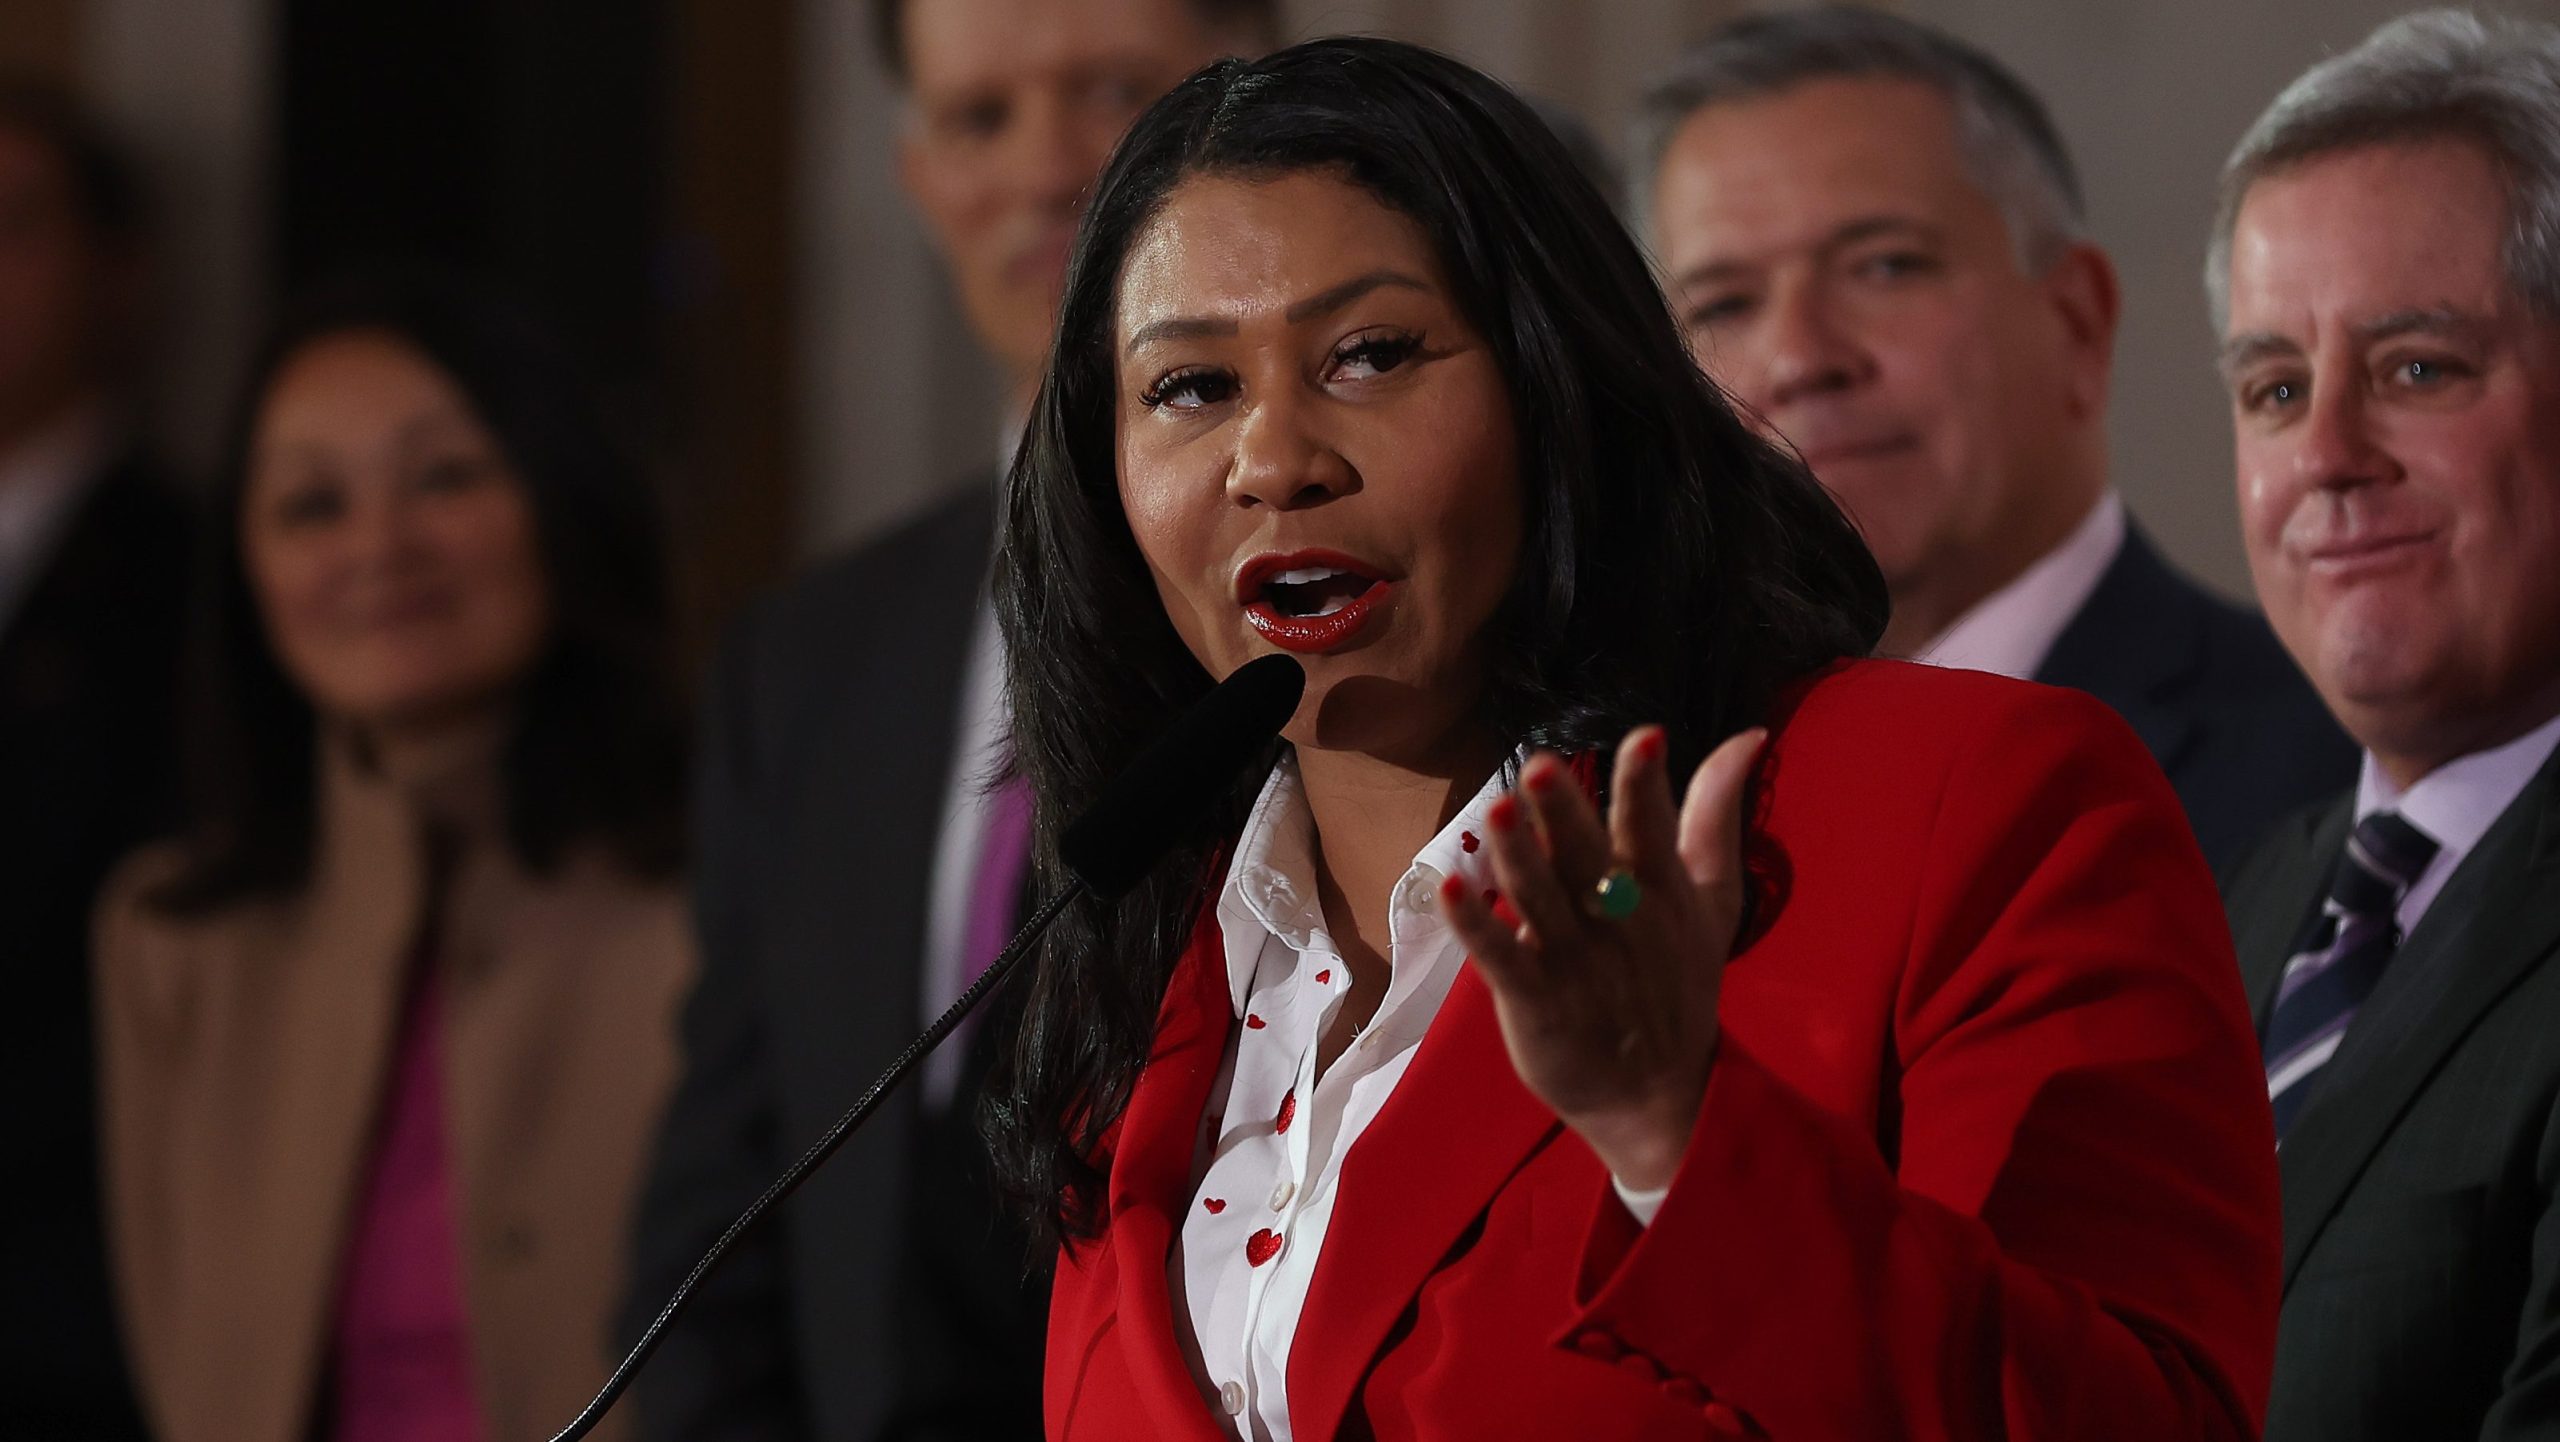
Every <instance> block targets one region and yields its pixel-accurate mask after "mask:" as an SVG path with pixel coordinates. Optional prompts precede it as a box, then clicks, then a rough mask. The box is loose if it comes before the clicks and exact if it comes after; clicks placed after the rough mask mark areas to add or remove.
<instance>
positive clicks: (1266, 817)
mask: <svg viewBox="0 0 2560 1442" xmlns="http://www.w3.org/2000/svg"><path fill="white" fill-rule="evenodd" d="M1503 790H1504V769H1503V768H1496V769H1495V771H1494V773H1493V774H1492V775H1491V776H1489V777H1487V778H1485V783H1484V785H1483V786H1482V787H1481V788H1479V789H1478V790H1477V792H1476V794H1475V796H1474V797H1473V798H1471V799H1470V800H1469V801H1468V802H1467V804H1466V805H1464V806H1462V807H1460V808H1459V809H1458V814H1457V815H1455V816H1453V817H1451V818H1450V819H1449V824H1448V825H1446V826H1443V827H1441V828H1440V833H1439V834H1438V835H1437V836H1434V837H1432V838H1431V840H1429V841H1428V842H1426V843H1424V844H1423V848H1422V849H1421V850H1420V851H1418V852H1416V853H1414V858H1413V865H1412V866H1411V867H1410V868H1409V869H1407V870H1406V872H1405V874H1404V877H1403V879H1402V880H1401V881H1400V882H1398V884H1397V886H1396V890H1395V894H1394V896H1393V897H1392V898H1391V899H1390V903H1389V906H1388V909H1387V939H1388V942H1389V944H1390V946H1392V947H1394V948H1397V949H1398V951H1399V954H1401V950H1402V949H1403V948H1405V947H1408V946H1411V945H1414V944H1416V943H1420V942H1427V941H1436V940H1438V939H1439V938H1440V937H1441V936H1442V935H1443V934H1445V933H1446V932H1447V931H1448V923H1447V922H1445V921H1443V920H1442V919H1441V916H1440V897H1439V886H1440V882H1441V880H1442V879H1443V878H1445V877H1448V876H1453V875H1459V874H1465V875H1468V876H1471V877H1479V878H1481V877H1483V876H1487V875H1490V873H1491V870H1492V866H1491V863H1490V861H1489V860H1485V859H1480V858H1479V857H1478V856H1477V855H1476V854H1475V848H1476V847H1477V846H1479V845H1480V844H1481V842H1480V840H1479V838H1478V833H1479V832H1481V831H1482V830H1483V829H1484V813H1485V811H1486V809H1487V808H1489V807H1491V806H1492V805H1493V803H1494V801H1495V799H1496V798H1498V797H1500V796H1501V795H1502V793H1503ZM1315 839H1316V823H1315V816H1314V814H1313V813H1312V812H1310V811H1309V810H1308V809H1307V800H1306V791H1305V788H1304V783H1302V782H1301V781H1300V780H1299V777H1298V757H1297V752H1296V751H1295V750H1294V749H1283V751H1282V752H1281V755H1280V762H1279V764H1278V765H1276V766H1274V767H1272V768H1271V776H1270V779H1269V780H1267V781H1265V782H1264V783H1263V785H1262V794H1261V795H1260V796H1258V797H1256V798H1255V799H1254V803H1253V810H1252V811H1251V812H1250V813H1248V814H1247V815H1246V817H1245V823H1244V830H1243V831H1242V832H1241V833H1240V834H1239V835H1238V836H1237V838H1236V850H1235V856H1234V859H1233V860H1232V861H1230V862H1229V863H1228V866H1227V882H1226V887H1225V890H1224V891H1223V892H1222V893H1221V896H1220V900H1219V903H1218V926H1219V929H1220V931H1221V932H1222V933H1223V934H1225V935H1226V936H1227V937H1228V938H1229V941H1228V944H1227V994H1228V998H1229V1000H1230V1001H1232V1002H1233V1003H1234V1007H1235V1014H1236V1015H1238V1016H1242V1015H1243V1014H1244V1010H1245V999H1246V997H1247V995H1248V994H1249V993H1250V991H1251V988H1252V985H1253V978H1254V972H1255V968H1256V964H1257V961H1258V958H1259V956H1260V951H1261V940H1260V938H1261V937H1262V936H1264V935H1268V936H1271V937H1274V938H1277V939H1278V940H1279V942H1280V943H1281V944H1282V945H1284V946H1286V947H1288V948H1289V949H1290V950H1291V951H1299V952H1305V951H1321V952H1325V953H1328V954H1333V955H1339V954H1340V953H1339V952H1338V951H1337V950H1336V949H1335V947H1334V944H1333V938H1332V936H1331V935H1330V934H1329V933H1328V932H1327V931H1326V929H1325V920H1324V907H1323V905H1322V904H1321V903H1320V902H1319V901H1318V900H1317V899H1316V892H1315ZM1482 884H1489V883H1482ZM1246 928H1250V930H1249V931H1247V930H1246ZM1419 970H1420V969H1419V968H1407V967H1403V966H1399V967H1397V968H1396V978H1395V983H1394V986H1393V988H1392V989H1391V990H1390V991H1389V993H1388V996H1387V999H1386V1001H1385V1002H1383V1003H1381V1004H1380V1006H1379V1008H1378V1010H1379V1014H1380V1015H1382V1016H1383V1015H1385V1014H1386V1013H1387V1012H1388V1011H1389V1010H1390V1009H1392V1008H1393V1007H1394V1005H1395V1003H1396V1002H1397V1001H1398V1000H1400V999H1401V998H1402V997H1404V996H1406V995H1408V994H1410V993H1411V991H1412V990H1413V987H1414V985H1415V984H1418V983H1419V981H1420V977H1419V976H1418V975H1408V972H1409V971H1419ZM1424 1020H1425V1021H1426V1022H1427V1021H1428V1020H1429V1019H1428V1018H1427V1017H1426V1018H1425V1019H1424Z"/></svg>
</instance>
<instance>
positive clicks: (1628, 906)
mask: <svg viewBox="0 0 2560 1442" xmlns="http://www.w3.org/2000/svg"><path fill="white" fill-rule="evenodd" d="M1643 904H1644V888H1643V887H1642V886H1640V885H1638V884H1637V883H1636V874H1635V873H1634V872H1632V871H1629V870H1627V869H1626V868H1625V867H1623V866H1621V867H1619V868H1618V869H1617V870H1615V871H1612V872H1610V873H1609V874H1608V875H1606V876H1604V877H1601V878H1600V879H1599V880H1598V881H1595V882H1593V883H1592V884H1591V895H1590V896H1589V897H1587V898H1586V899H1585V900H1584V902H1583V909H1584V910H1586V911H1588V912H1590V913H1591V915H1592V916H1593V917H1594V918H1595V919H1597V920H1600V921H1624V920H1626V919H1627V918H1628V917H1630V916H1633V915H1635V914H1636V908H1637V907H1638V906H1641V905H1643Z"/></svg>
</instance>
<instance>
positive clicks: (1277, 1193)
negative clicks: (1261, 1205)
mask: <svg viewBox="0 0 2560 1442" xmlns="http://www.w3.org/2000/svg"><path fill="white" fill-rule="evenodd" d="M1297 1194H1298V1184H1297V1183H1296V1182H1293V1181H1291V1180H1289V1179H1288V1178H1287V1177H1282V1178H1281V1179H1280V1185H1278V1186H1276V1187H1273V1188H1272V1189H1271V1210H1273V1211H1275V1212H1276V1211H1279V1210H1280V1209H1281V1208H1283V1207H1285V1206H1287V1205H1289V1199H1290V1198H1291V1197H1294V1196H1296V1195H1297Z"/></svg>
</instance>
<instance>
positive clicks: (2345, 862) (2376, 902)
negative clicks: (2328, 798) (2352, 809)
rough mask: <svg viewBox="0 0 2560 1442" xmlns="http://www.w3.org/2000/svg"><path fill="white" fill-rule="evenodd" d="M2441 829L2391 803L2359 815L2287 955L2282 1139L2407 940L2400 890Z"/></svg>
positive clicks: (2272, 1026) (2279, 1079) (2279, 1092)
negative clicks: (2418, 822) (2431, 832)
mask: <svg viewBox="0 0 2560 1442" xmlns="http://www.w3.org/2000/svg"><path fill="white" fill-rule="evenodd" d="M2435 854H2436V842H2435V839H2434V838H2433V837H2430V836H2428V835H2427V834H2426V833H2425V832H2423V831H2420V830H2419V829H2418V828H2416V827H2414V826H2412V825H2410V824H2409V823H2408V822H2406V821H2403V820H2401V819H2400V817H2399V816H2398V815H2396V814H2395V813H2392V812H2389V811H2377V812H2375V813H2374V814H2372V815H2371V816H2368V817H2366V818H2365V819H2364V820H2362V821H2359V822H2357V823H2356V829H2355V831H2354V832H2353V833H2351V834H2350V835H2349V836H2348V837H2347V849H2346V854H2345V855H2343V856H2341V857H2339V858H2338V870H2337V874H2336V875H2335V876H2333V877H2332V878H2330V882H2329V899H2328V900H2327V901H2326V902H2325V903H2323V904H2322V906H2321V908H2320V914H2319V915H2318V916H2316V917H2314V918H2313V919H2312V923H2311V926H2310V928H2309V930H2308V931H2307V932H2306V934H2305V935H2304V937H2303V940H2302V944H2301V946H2300V947H2299V948H2298V949H2296V951H2295V952H2294V955H2293V959H2292V960H2290V961H2287V962H2286V963H2285V964H2284V977H2283V979H2282V980H2281V981H2279V982H2278V983H2277V985H2276V1005H2275V1010H2274V1011H2273V1012H2271V1013H2269V1014H2268V1016H2267V1033H2266V1047H2265V1054H2266V1060H2267V1100H2268V1101H2269V1102H2271V1103H2273V1104H2274V1106H2275V1112H2276V1140H2277V1142H2278V1144H2279V1145H2281V1144H2282V1142H2283V1140H2284V1136H2285V1133H2286V1132H2287V1131H2289V1130H2291V1129H2292V1126H2293V1120H2294V1118H2295V1117H2296V1116H2299V1115H2300V1114H2301V1112H2302V1104H2303V1101H2304V1100H2305V1099H2306V1098H2307V1097H2309V1096H2310V1094H2311V1086H2312V1082H2313V1081H2314V1080H2315V1079H2316V1078H2317V1077H2318V1076H2319V1074H2320V1069H2321V1068H2322V1067H2324V1066H2326V1065H2328V1062H2329V1058H2330V1057H2331V1056H2333V1055H2335V1054H2336V1052H2337V1050H2338V1042H2339V1041H2340V1040H2341V1039H2342V1038H2344V1037H2345V1036H2346V1034H2347V1023H2349V1022H2351V1021H2353V1020H2354V1019H2355V1015H2356V1008H2357V1007H2360V1006H2362V1005H2364V999H2365V998H2366V997H2367V996H2370V995H2372V993H2373V984H2374V983H2375V982H2377V981H2379V980H2381V979H2382V968H2383V967H2384V965H2385V964H2387V963H2388V962H2389V961H2390V960H2391V953H2392V952H2393V951H2395V950H2397V949H2398V947H2399V945H2400V919H2399V915H2398V913H2399V909H2400V898H2402V897H2404V896H2406V895H2408V894H2409V887H2410V885H2411V884H2412V883H2414V882H2415V881H2416V880H2417V879H2418V874H2419V873H2420V872H2422V871H2425V870H2426V869H2427V863H2428V862H2429V861H2431V860H2433V859H2434V858H2435Z"/></svg>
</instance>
